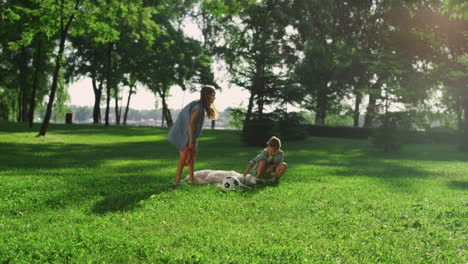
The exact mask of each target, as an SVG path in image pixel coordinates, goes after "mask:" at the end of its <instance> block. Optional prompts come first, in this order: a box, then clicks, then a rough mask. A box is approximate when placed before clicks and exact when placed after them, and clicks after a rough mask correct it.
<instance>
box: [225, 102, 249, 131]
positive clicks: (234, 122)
mask: <svg viewBox="0 0 468 264" xmlns="http://www.w3.org/2000/svg"><path fill="white" fill-rule="evenodd" d="M228 111H229V113H228V114H227V116H228V117H229V118H230V120H229V127H232V128H235V129H237V130H241V129H242V127H243V125H244V120H245V114H246V112H247V111H246V110H245V109H244V108H242V107H237V108H233V107H231V108H229V109H228Z"/></svg>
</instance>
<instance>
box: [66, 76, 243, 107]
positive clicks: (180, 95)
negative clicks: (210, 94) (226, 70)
mask: <svg viewBox="0 0 468 264" xmlns="http://www.w3.org/2000/svg"><path fill="white" fill-rule="evenodd" d="M220 85H221V86H222V87H223V90H222V91H221V92H218V93H217V94H216V101H215V105H216V108H217V109H218V110H219V111H223V110H224V109H226V108H227V107H238V106H239V105H240V104H241V103H243V105H242V106H243V107H247V102H248V98H249V92H248V91H246V90H244V89H241V88H238V87H235V88H234V87H233V88H227V85H226V86H223V83H220ZM224 87H226V88H224ZM200 88H201V87H200ZM68 92H69V94H70V104H71V105H78V106H93V105H94V92H93V88H92V84H91V79H89V78H83V79H81V80H79V81H77V82H75V83H73V84H72V85H71V86H70V87H69V88H68ZM127 96H128V90H127V88H124V91H123V99H124V106H125V103H126V102H127ZM199 98H200V92H198V91H197V92H192V93H191V92H189V91H186V92H185V93H184V92H183V91H182V89H180V88H179V87H178V86H174V87H172V88H171V90H170V96H169V98H168V99H167V103H168V105H169V107H170V108H172V109H180V108H182V107H183V106H184V105H186V104H187V103H189V102H191V101H193V100H197V99H199ZM155 102H156V96H154V94H153V93H152V92H151V91H149V90H147V89H146V88H143V87H138V89H137V93H136V94H134V95H132V99H131V100H130V108H133V109H138V110H143V109H154V108H155ZM158 104H159V108H160V107H161V106H162V104H161V100H160V98H158ZM113 105H114V102H113V101H112V102H111V106H113Z"/></svg>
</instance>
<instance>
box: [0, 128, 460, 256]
mask: <svg viewBox="0 0 468 264" xmlns="http://www.w3.org/2000/svg"><path fill="white" fill-rule="evenodd" d="M52 126H53V127H52V129H51V131H50V133H49V136H48V137H46V138H36V137H35V133H32V132H30V130H29V129H28V128H27V127H26V126H25V125H23V124H14V123H5V122H0V146H1V149H2V151H1V152H0V177H1V179H2V181H1V182H0V197H1V198H0V199H1V202H0V215H1V219H0V230H1V233H0V237H1V239H0V262H2V263H66V262H73V263H197V262H198V263H299V262H305V263H308V262H310V263H338V262H340V263H466V262H467V258H466V254H465V253H466V252H465V251H466V250H465V244H466V243H465V237H466V232H467V231H466V230H468V226H467V222H466V221H465V220H466V210H465V204H466V194H467V187H468V186H467V180H466V179H467V178H466V175H468V168H467V166H466V163H467V162H468V158H467V156H466V155H465V154H464V153H457V152H454V151H453V147H452V146H449V145H409V146H407V147H406V148H405V149H403V150H402V152H401V153H400V154H399V155H396V154H386V153H380V152H376V151H375V150H374V149H373V148H372V146H371V145H370V144H369V142H368V141H365V140H344V139H328V138H316V137H310V138H308V139H307V140H303V141H297V142H288V143H286V144H283V150H284V151H285V159H286V160H285V161H286V162H287V163H288V165H289V169H288V171H287V172H286V174H285V175H284V176H283V178H282V183H281V184H280V185H277V186H274V185H271V184H270V183H267V184H264V185H258V186H255V187H254V188H253V189H251V190H244V191H238V192H222V191H220V190H219V188H218V187H216V186H215V185H211V184H210V185H183V186H177V187H175V186H173V185H172V183H171V182H172V180H173V177H174V174H175V165H174V164H176V161H177V156H178V154H177V151H176V150H175V149H174V147H173V146H172V145H170V143H168V142H167V140H166V135H167V132H168V130H167V129H157V128H132V127H128V128H124V127H110V128H106V129H103V128H102V127H99V126H81V125H79V126H78V125H73V126H65V125H52ZM239 141H240V138H239V136H238V135H237V132H235V131H216V130H214V131H212V130H205V131H203V134H202V137H201V138H200V153H199V156H198V158H197V164H196V165H197V170H198V169H222V170H230V169H233V170H236V171H239V172H242V171H243V170H244V169H245V166H246V164H247V162H248V161H249V160H250V159H251V158H252V156H253V155H255V154H256V153H257V152H258V151H259V149H258V148H257V147H246V146H242V145H240V144H239ZM38 157H39V158H38ZM187 201H190V202H187Z"/></svg>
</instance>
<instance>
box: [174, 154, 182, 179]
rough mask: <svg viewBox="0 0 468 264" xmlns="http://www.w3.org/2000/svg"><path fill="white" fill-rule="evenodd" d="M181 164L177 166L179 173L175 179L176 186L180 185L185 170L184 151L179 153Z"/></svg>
mask: <svg viewBox="0 0 468 264" xmlns="http://www.w3.org/2000/svg"><path fill="white" fill-rule="evenodd" d="M179 155H180V157H179V164H177V172H176V177H175V179H174V183H175V184H179V183H180V177H181V176H182V171H183V170H184V157H183V156H184V155H183V152H182V151H179Z"/></svg>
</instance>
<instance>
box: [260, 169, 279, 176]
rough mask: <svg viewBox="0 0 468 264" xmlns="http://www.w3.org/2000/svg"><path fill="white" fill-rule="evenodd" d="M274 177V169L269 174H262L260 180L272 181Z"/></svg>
mask: <svg viewBox="0 0 468 264" xmlns="http://www.w3.org/2000/svg"><path fill="white" fill-rule="evenodd" d="M275 176H276V167H275V168H273V170H271V172H263V175H262V177H260V178H261V179H272V178H275Z"/></svg>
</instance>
